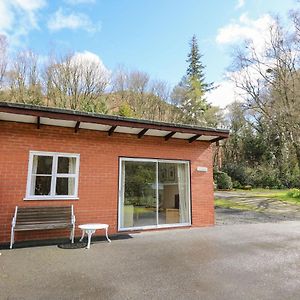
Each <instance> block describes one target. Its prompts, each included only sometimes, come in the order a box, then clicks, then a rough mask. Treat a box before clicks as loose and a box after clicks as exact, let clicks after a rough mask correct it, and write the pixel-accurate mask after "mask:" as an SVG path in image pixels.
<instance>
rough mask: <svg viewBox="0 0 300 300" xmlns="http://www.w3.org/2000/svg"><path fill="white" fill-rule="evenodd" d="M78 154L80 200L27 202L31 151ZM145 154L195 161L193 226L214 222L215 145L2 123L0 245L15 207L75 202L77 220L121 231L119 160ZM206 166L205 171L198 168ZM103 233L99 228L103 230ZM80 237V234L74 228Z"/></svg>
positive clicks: (29, 235) (47, 234)
mask: <svg viewBox="0 0 300 300" xmlns="http://www.w3.org/2000/svg"><path fill="white" fill-rule="evenodd" d="M30 150H36V151H51V152H66V153H79V154H80V170H79V190H78V194H79V200H63V201H62V200H56V201H24V200H23V198H24V197H25V193H26V182H27V171H28V158H29V151H30ZM119 156H125V157H127V156H128V157H133V156H134V157H147V158H151V157H152V158H163V159H182V160H190V161H191V191H192V225H193V226H207V225H213V224H214V208H213V182H212V157H211V146H210V144H209V143H207V142H194V143H191V144H189V143H188V142H187V141H184V140H177V139H170V140H169V141H167V142H166V141H165V140H164V139H163V138H161V137H148V136H144V137H143V138H142V139H138V138H137V137H136V136H133V135H127V134H117V133H115V134H114V135H113V136H111V137H108V136H107V133H105V132H99V131H93V130H83V129H80V130H79V132H78V133H74V129H72V128H64V127H53V126H43V125H42V126H41V128H40V129H37V128H36V126H35V125H33V124H21V123H14V122H4V121H0V243H1V242H2V243H3V242H8V241H9V239H10V227H11V220H12V217H13V212H14V209H15V206H16V205H18V206H37V205H55V204H56V205H63V204H74V210H75V215H76V224H77V225H78V224H80V223H87V222H99V223H108V224H109V225H110V233H115V232H116V231H117V216H118V158H119ZM197 166H206V167H208V170H209V171H208V172H207V173H201V172H197V171H196V167H197ZM61 234H64V236H66V232H63V233H62V232H58V231H55V230H52V231H42V232H37V231H33V232H17V233H16V241H18V240H27V239H36V238H37V239H44V238H51V237H58V236H59V235H61ZM99 234H101V232H99ZM76 235H77V236H78V235H80V232H79V231H78V229H76Z"/></svg>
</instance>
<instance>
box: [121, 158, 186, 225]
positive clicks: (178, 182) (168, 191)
mask: <svg viewBox="0 0 300 300" xmlns="http://www.w3.org/2000/svg"><path fill="white" fill-rule="evenodd" d="M119 178H120V179H119V230H130V229H149V228H159V227H175V226H188V225H190V224H191V217H190V172H189V162H188V161H179V160H162V159H138V158H121V159H120V177H119Z"/></svg>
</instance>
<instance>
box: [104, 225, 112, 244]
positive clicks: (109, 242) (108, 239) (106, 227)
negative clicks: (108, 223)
mask: <svg viewBox="0 0 300 300" xmlns="http://www.w3.org/2000/svg"><path fill="white" fill-rule="evenodd" d="M107 230H108V227H106V228H105V235H106V239H107V241H108V242H109V243H111V240H110V239H109V237H108V234H107Z"/></svg>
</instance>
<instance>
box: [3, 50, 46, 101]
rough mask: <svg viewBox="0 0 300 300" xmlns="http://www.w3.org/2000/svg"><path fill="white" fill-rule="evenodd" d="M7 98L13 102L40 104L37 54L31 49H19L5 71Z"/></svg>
mask: <svg viewBox="0 0 300 300" xmlns="http://www.w3.org/2000/svg"><path fill="white" fill-rule="evenodd" d="M6 73H7V74H6V76H7V81H8V86H9V90H8V93H9V98H10V100H11V101H13V102H21V103H29V104H42V103H43V93H42V83H41V77H40V71H39V68H38V56H37V55H36V54H34V53H33V52H32V51H21V52H19V53H18V54H17V55H16V57H15V58H14V61H13V63H12V64H11V66H10V69H9V70H7V72H6Z"/></svg>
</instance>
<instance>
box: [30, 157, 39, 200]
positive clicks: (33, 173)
mask: <svg viewBox="0 0 300 300" xmlns="http://www.w3.org/2000/svg"><path fill="white" fill-rule="evenodd" d="M37 166H38V156H37V155H34V156H33V159H32V170H31V185H30V195H35V184H36V172H37Z"/></svg>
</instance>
